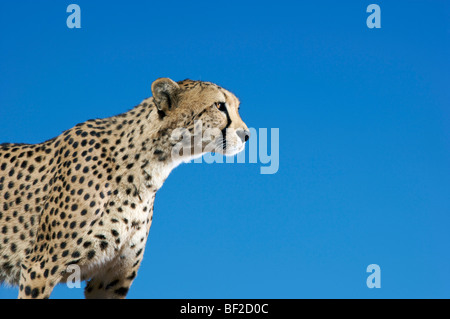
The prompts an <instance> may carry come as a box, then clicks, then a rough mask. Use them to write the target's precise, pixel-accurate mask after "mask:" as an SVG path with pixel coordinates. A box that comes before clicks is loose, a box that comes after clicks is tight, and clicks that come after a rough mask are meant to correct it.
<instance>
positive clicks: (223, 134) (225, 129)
mask: <svg viewBox="0 0 450 319" xmlns="http://www.w3.org/2000/svg"><path fill="white" fill-rule="evenodd" d="M220 104H222V105H221V107H220V108H219V109H220V111H222V112H224V113H225V115H226V116H227V125H226V126H225V128H224V129H223V130H222V136H223V143H222V149H226V148H227V128H229V127H230V125H231V118H230V114H229V113H228V109H227V106H226V104H225V103H220Z"/></svg>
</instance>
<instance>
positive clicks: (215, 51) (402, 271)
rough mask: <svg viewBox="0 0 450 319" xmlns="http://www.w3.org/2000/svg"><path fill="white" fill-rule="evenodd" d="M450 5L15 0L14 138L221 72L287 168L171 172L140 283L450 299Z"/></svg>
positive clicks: (158, 293) (7, 31)
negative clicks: (371, 281) (271, 137)
mask: <svg viewBox="0 0 450 319" xmlns="http://www.w3.org/2000/svg"><path fill="white" fill-rule="evenodd" d="M70 3H77V4H78V5H79V6H80V7H81V24H82V28H81V29H68V28H67V26H66V18H67V16H68V15H69V14H68V13H66V8H67V6H68V5H69V4H70ZM371 3H376V4H378V5H379V6H380V8H381V26H382V27H381V29H369V28H367V26H366V18H367V16H368V15H369V13H366V7H367V6H368V5H369V4H371ZM449 18H450V3H449V2H448V1H432V2H430V1H374V2H370V1H309V2H300V1H284V0H280V1H270V2H268V1H258V2H256V1H255V2H254V1H251V2H250V1H226V2H220V3H219V2H214V1H212V2H211V1H192V2H190V1H171V2H165V1H135V0H130V1H126V2H125V1H112V0H111V1H103V0H96V1H86V0H79V1H73V2H69V1H50V0H41V1H31V0H27V1H24V0H20V1H11V0H8V1H2V3H1V6H0V30H2V31H1V36H0V49H1V50H0V73H1V76H0V142H24V143H39V142H42V141H44V140H47V139H50V138H52V137H54V136H57V135H59V134H60V133H61V132H62V131H63V130H65V129H68V128H70V127H72V126H74V125H75V124H77V123H79V122H83V121H85V120H88V119H91V118H101V117H108V116H112V115H115V114H119V113H122V112H123V111H126V110H128V109H130V108H131V107H133V106H134V105H137V104H138V103H140V101H141V100H142V99H144V98H146V97H148V96H150V95H151V91H150V85H151V83H152V81H153V80H155V79H156V78H158V77H163V76H166V77H170V78H172V79H174V80H182V79H185V78H191V79H197V80H206V81H212V82H216V83H218V84H220V85H221V86H223V87H225V88H228V89H230V90H231V91H233V92H234V93H235V94H236V95H237V96H238V97H239V98H240V99H241V102H242V104H241V115H242V117H243V119H244V121H245V122H246V123H247V125H248V126H249V127H253V128H256V129H259V128H269V129H270V128H279V132H280V154H279V158H280V167H279V171H278V172H277V173H276V174H273V175H261V174H260V166H261V163H256V164H255V163H246V164H233V165H231V164H214V165H209V164H186V165H183V166H180V167H178V168H177V169H176V170H175V171H173V173H172V174H171V176H170V177H169V178H168V180H167V181H166V183H165V185H164V187H163V188H162V189H161V190H160V192H159V193H158V194H157V199H156V204H155V215H154V219H153V225H152V228H151V231H150V236H149V241H148V244H147V247H146V251H145V257H144V261H143V264H142V267H141V269H140V271H139V274H138V277H137V279H136V281H135V283H134V284H133V286H132V289H131V290H130V293H129V295H128V296H129V298H449V297H450V274H449V271H448V270H449V269H450V257H449V251H450V232H449V226H450V214H449V213H450V196H449V194H450V170H449V163H450V142H449V141H450V129H449V127H450V125H449V124H450V90H449V87H448V86H449V83H450V81H449V80H450V79H449V77H450V61H449V56H450V41H449V40H450V25H449V21H450V19H449ZM369 264H378V265H379V266H380V268H381V288H380V289H369V288H367V286H366V278H367V276H368V275H369V274H368V273H366V267H367V266H368V265H369ZM16 295H17V291H16V290H15V289H12V288H5V287H2V288H0V298H15V297H16ZM82 296H83V291H82V290H81V289H68V288H67V287H65V286H64V285H61V286H59V287H58V288H57V289H55V291H54V294H53V295H52V297H53V298H81V297H82Z"/></svg>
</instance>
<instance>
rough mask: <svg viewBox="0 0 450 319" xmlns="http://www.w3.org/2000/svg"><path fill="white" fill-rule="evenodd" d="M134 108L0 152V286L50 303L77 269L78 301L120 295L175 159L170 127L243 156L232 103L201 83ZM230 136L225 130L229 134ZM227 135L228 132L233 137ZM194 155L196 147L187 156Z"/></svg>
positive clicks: (165, 84)
mask: <svg viewBox="0 0 450 319" xmlns="http://www.w3.org/2000/svg"><path fill="white" fill-rule="evenodd" d="M152 93H153V97H150V98H147V99H145V100H144V101H143V102H142V103H141V104H139V105H138V106H136V107H135V108H133V109H132V110H130V111H128V112H126V113H123V114H120V115H117V116H113V117H110V118H105V119H96V120H89V121H86V122H84V123H81V124H78V125H76V126H75V127H73V128H72V129H69V130H67V131H65V132H64V133H63V134H61V135H60V136H58V137H56V138H54V139H52V140H49V141H46V142H44V143H41V144H36V145H29V144H2V145H1V146H0V283H1V282H4V283H6V284H9V285H18V286H19V298H48V297H49V296H50V294H51V291H52V289H53V288H54V287H55V285H57V284H58V283H60V282H65V281H66V280H67V279H68V276H69V274H70V272H69V271H68V269H69V268H68V267H69V266H71V265H77V266H78V267H79V269H80V270H81V276H82V280H87V281H88V283H87V286H86V288H85V296H86V298H125V297H126V295H127V292H128V290H129V288H130V286H131V283H132V282H133V280H134V279H135V277H136V275H137V271H138V268H139V265H140V263H141V260H142V257H143V253H144V249H145V244H146V241H147V237H148V233H149V229H150V226H151V223H152V216H153V203H154V199H155V193H156V192H157V191H158V189H160V188H161V186H162V185H163V183H164V181H165V179H166V178H167V177H168V175H169V173H170V172H171V170H172V169H173V168H175V167H176V166H177V165H178V164H179V163H180V162H182V161H185V160H189V159H191V158H194V157H196V156H201V154H203V153H205V152H206V151H207V150H206V149H205V145H206V141H203V140H202V141H201V143H200V144H201V147H200V149H199V148H193V149H192V151H193V152H191V153H190V154H181V155H182V156H181V157H180V158H178V159H177V160H174V159H173V156H171V154H172V151H173V149H174V147H175V146H176V143H175V141H174V140H173V139H172V138H171V137H172V135H173V133H174V131H175V130H176V129H180V128H183V129H186V130H188V131H189V132H193V131H194V129H195V125H197V124H198V120H201V121H202V124H203V130H205V129H207V128H217V129H219V130H220V131H221V132H225V129H226V128H230V129H234V130H226V132H227V133H226V136H224V135H225V134H223V135H222V136H218V137H214V138H215V139H216V140H217V143H223V148H222V149H221V152H222V153H223V154H228V155H231V154H235V153H237V152H239V151H241V150H242V149H243V147H244V144H245V141H246V140H247V139H248V137H249V134H248V129H247V127H246V125H245V124H244V123H243V122H242V120H241V118H240V116H239V114H238V107H239V101H238V99H237V98H236V97H235V96H234V95H233V94H232V93H230V92H229V91H227V90H225V89H223V88H221V87H219V86H217V85H215V84H213V83H209V82H200V81H191V80H184V81H181V82H178V83H176V82H174V81H172V80H170V79H167V78H161V79H158V80H156V81H155V82H154V83H153V84H152ZM229 132H231V133H229ZM233 132H234V133H233ZM194 149H195V150H194Z"/></svg>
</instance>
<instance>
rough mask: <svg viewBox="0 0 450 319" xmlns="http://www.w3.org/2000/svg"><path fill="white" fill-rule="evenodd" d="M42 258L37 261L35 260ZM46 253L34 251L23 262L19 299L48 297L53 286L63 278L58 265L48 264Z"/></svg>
mask: <svg viewBox="0 0 450 319" xmlns="http://www.w3.org/2000/svg"><path fill="white" fill-rule="evenodd" d="M37 260H40V262H38V263H36V262H35V261H37ZM48 264H49V263H48V258H46V255H45V254H44V255H41V256H39V255H38V254H36V253H34V254H32V255H31V256H29V257H28V259H27V260H25V262H24V263H23V264H22V269H21V275H20V282H19V297H18V298H19V299H36V298H38V299H48V298H49V297H50V294H51V292H52V290H53V288H54V287H55V286H56V285H57V284H58V283H59V281H60V280H61V274H60V272H58V266H55V265H51V266H50V267H49V265H48Z"/></svg>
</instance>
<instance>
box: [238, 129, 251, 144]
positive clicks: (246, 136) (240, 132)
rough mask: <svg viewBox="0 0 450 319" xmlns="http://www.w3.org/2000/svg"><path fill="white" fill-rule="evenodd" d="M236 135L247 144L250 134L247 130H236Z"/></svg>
mask: <svg viewBox="0 0 450 319" xmlns="http://www.w3.org/2000/svg"><path fill="white" fill-rule="evenodd" d="M236 134H237V135H238V136H239V138H240V139H241V141H242V142H243V143H245V142H247V141H248V139H249V138H250V132H249V131H247V130H237V131H236Z"/></svg>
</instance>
